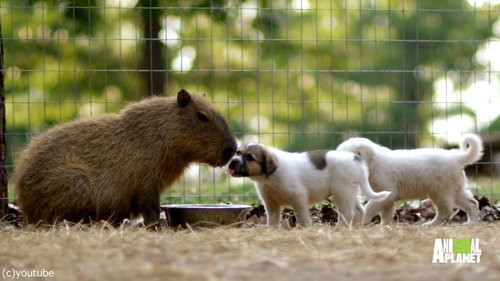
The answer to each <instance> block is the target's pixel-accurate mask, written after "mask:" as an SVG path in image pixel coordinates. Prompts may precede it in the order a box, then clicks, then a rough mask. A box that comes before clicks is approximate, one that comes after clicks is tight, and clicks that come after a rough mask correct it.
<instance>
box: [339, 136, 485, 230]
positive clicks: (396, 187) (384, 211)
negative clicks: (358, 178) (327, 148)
mask: <svg viewBox="0 0 500 281" xmlns="http://www.w3.org/2000/svg"><path fill="white" fill-rule="evenodd" d="M337 150H341V151H349V152H353V153H356V154H358V155H360V156H361V157H362V158H363V159H364V160H365V161H366V162H367V164H368V167H369V171H370V176H369V179H370V184H371V186H372V187H373V189H374V190H375V191H383V190H386V191H391V195H390V196H389V197H388V198H387V199H386V200H384V201H369V202H368V204H367V205H366V206H365V207H366V216H365V223H368V222H370V221H371V219H372V218H373V217H374V216H375V215H377V214H380V217H381V223H382V224H388V223H390V222H392V218H393V214H394V202H395V201H397V200H407V199H423V198H430V199H431V201H432V203H433V204H434V207H435V209H436V216H435V217H434V219H433V220H432V221H430V222H427V223H425V225H428V226H434V225H438V224H441V223H442V222H444V221H445V220H446V219H448V218H449V217H450V215H451V214H452V212H453V207H454V206H458V207H459V208H460V209H462V210H464V211H465V212H466V213H467V218H468V220H467V222H468V223H476V222H478V221H479V208H478V202H477V201H476V200H475V199H474V197H473V196H472V194H471V192H470V191H469V190H467V188H466V183H467V178H466V176H465V173H464V171H463V168H464V167H465V166H466V165H470V164H473V163H474V162H476V161H478V160H479V159H480V158H481V156H482V150H483V148H482V140H481V138H479V136H477V135H473V134H470V135H466V136H465V137H464V138H463V139H462V141H461V143H460V149H452V150H444V149H433V148H423V149H411V150H390V149H388V148H386V147H382V146H380V145H378V144H375V143H373V142H372V141H370V140H368V139H366V138H352V139H349V140H347V141H345V142H343V143H342V144H340V145H339V146H338V147H337Z"/></svg>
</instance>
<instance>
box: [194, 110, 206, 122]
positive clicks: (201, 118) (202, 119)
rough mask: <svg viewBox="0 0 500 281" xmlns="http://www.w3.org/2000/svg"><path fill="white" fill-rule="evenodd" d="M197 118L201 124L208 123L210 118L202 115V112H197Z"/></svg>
mask: <svg viewBox="0 0 500 281" xmlns="http://www.w3.org/2000/svg"><path fill="white" fill-rule="evenodd" d="M196 116H197V117H198V120H200V121H201V122H208V117H207V116H206V115H205V114H203V113H201V112H196Z"/></svg>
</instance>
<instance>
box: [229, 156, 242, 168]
mask: <svg viewBox="0 0 500 281" xmlns="http://www.w3.org/2000/svg"><path fill="white" fill-rule="evenodd" d="M240 162H241V161H240V158H239V157H236V156H235V157H233V159H232V160H231V162H229V166H228V168H230V169H236V168H237V166H238V164H239V163H240Z"/></svg>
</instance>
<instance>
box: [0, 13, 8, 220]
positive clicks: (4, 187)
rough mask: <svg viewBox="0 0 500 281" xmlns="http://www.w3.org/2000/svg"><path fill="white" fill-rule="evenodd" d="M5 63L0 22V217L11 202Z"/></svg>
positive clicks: (5, 212)
mask: <svg viewBox="0 0 500 281" xmlns="http://www.w3.org/2000/svg"><path fill="white" fill-rule="evenodd" d="M3 79H4V65H3V37H2V24H1V23H0V118H1V120H0V219H2V218H4V217H5V215H6V214H7V206H8V204H9V199H8V198H9V197H8V184H7V145H6V142H5V91H4V84H3Z"/></svg>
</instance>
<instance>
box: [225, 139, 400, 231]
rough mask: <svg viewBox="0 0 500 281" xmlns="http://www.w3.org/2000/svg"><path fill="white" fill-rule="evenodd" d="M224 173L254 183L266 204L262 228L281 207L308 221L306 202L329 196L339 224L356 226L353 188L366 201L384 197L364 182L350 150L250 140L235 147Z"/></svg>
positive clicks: (275, 221) (359, 218) (359, 216)
mask: <svg viewBox="0 0 500 281" xmlns="http://www.w3.org/2000/svg"><path fill="white" fill-rule="evenodd" d="M227 171H228V174H230V175H231V176H233V177H249V178H250V179H252V180H253V181H254V182H255V186H256V189H257V192H258V193H259V196H260V198H261V200H262V202H263V204H264V207H265V208H266V212H267V222H268V226H269V227H271V228H274V227H279V225H280V218H281V211H282V208H283V206H291V207H292V208H293V209H294V211H295V213H296V215H297V222H298V223H299V224H300V225H302V226H309V225H310V224H311V215H310V212H309V206H310V205H311V204H314V203H316V202H319V201H321V200H323V199H325V198H328V197H330V196H332V199H333V202H334V203H335V206H336V208H337V209H338V211H339V213H340V215H339V218H343V220H340V219H339V221H342V222H343V224H344V225H346V226H351V225H361V224H362V222H363V217H364V208H363V206H362V205H361V203H360V202H359V200H358V198H357V193H358V189H359V187H361V191H362V192H363V194H364V195H365V196H367V197H368V198H369V199H372V200H373V199H377V200H383V199H385V198H387V197H388V196H389V195H390V192H387V191H384V192H379V193H375V192H373V190H372V189H371V187H370V184H369V182H368V169H367V167H366V165H365V164H364V162H363V161H362V160H361V158H360V157H358V156H356V155H355V154H353V153H350V152H339V151H328V150H317V151H311V152H302V153H289V152H285V151H282V150H279V149H276V148H266V147H265V146H263V145H261V144H255V143H250V144H246V145H243V146H241V147H240V148H239V149H238V151H237V152H236V155H235V156H234V157H233V159H232V160H231V161H230V163H229V167H228V170H227Z"/></svg>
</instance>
